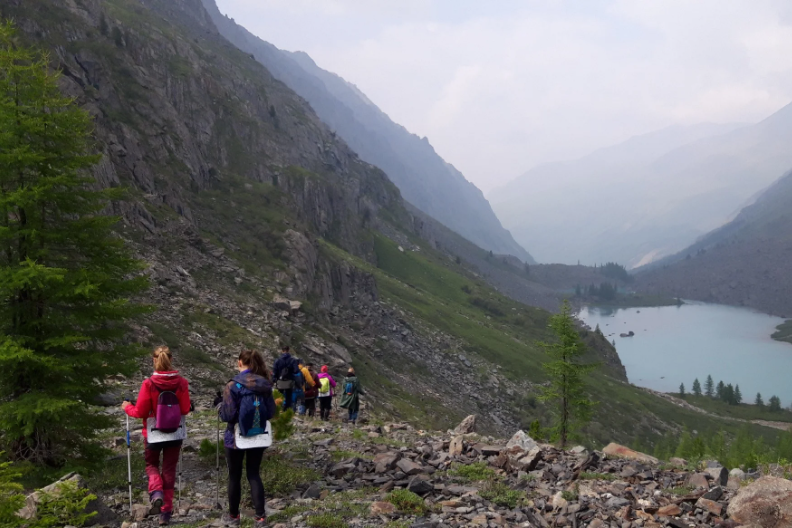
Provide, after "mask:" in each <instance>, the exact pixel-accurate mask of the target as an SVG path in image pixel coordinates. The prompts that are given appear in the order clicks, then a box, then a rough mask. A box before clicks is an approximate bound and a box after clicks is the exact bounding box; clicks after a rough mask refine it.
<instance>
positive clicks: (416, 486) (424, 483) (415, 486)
mask: <svg viewBox="0 0 792 528" xmlns="http://www.w3.org/2000/svg"><path fill="white" fill-rule="evenodd" d="M407 489H408V490H410V491H412V492H413V493H415V494H416V495H426V494H427V493H430V492H432V491H434V484H432V483H431V482H429V481H428V480H425V479H422V478H421V477H420V476H415V477H413V478H411V479H410V482H409V484H407Z"/></svg>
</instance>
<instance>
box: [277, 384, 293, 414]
mask: <svg viewBox="0 0 792 528" xmlns="http://www.w3.org/2000/svg"><path fill="white" fill-rule="evenodd" d="M278 390H280V389H278ZM280 393H281V394H283V410H284V411H285V410H286V409H292V408H293V407H294V389H283V390H281V391H280Z"/></svg>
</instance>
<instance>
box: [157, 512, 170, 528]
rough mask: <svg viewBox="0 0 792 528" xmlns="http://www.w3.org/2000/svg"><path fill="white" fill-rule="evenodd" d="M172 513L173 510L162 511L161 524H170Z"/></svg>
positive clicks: (160, 515)
mask: <svg viewBox="0 0 792 528" xmlns="http://www.w3.org/2000/svg"><path fill="white" fill-rule="evenodd" d="M171 515H173V512H162V513H160V514H159V525H160V526H168V525H169V524H170V521H171Z"/></svg>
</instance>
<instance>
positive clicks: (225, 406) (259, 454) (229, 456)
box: [220, 350, 275, 528]
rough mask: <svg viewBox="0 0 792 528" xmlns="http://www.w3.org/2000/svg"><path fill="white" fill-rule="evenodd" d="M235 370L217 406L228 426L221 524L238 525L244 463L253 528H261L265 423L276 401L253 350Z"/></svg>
mask: <svg viewBox="0 0 792 528" xmlns="http://www.w3.org/2000/svg"><path fill="white" fill-rule="evenodd" d="M237 367H238V368H239V374H237V375H236V376H234V379H232V380H231V381H229V382H228V384H227V385H226V387H225V390H224V391H223V403H222V404H221V406H220V419H221V420H223V421H224V422H226V423H227V424H228V425H227V427H226V431H225V436H224V439H223V445H224V446H225V452H226V463H227V464H228V513H226V514H224V515H223V523H224V524H225V526H233V527H236V526H239V525H240V514H239V503H240V501H241V499H242V466H243V463H244V466H245V470H246V474H247V480H248V482H249V483H250V495H251V497H252V499H253V506H254V508H255V510H256V517H255V523H254V528H264V527H266V526H267V517H266V510H265V507H264V500H265V499H264V484H263V483H262V481H261V461H262V459H263V458H264V451H265V450H266V449H267V446H269V445H270V444H271V443H272V431H271V430H270V426H269V423H268V422H267V421H268V420H269V419H270V418H272V417H273V416H274V415H275V400H274V399H273V398H272V383H271V382H270V374H269V372H267V368H266V366H265V364H264V359H263V358H262V357H261V354H259V353H258V352H256V351H255V350H243V351H242V352H241V353H240V354H239V358H238V360H237Z"/></svg>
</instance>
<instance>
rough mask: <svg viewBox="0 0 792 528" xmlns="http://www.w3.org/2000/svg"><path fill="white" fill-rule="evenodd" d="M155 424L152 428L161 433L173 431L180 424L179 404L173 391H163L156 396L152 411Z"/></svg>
mask: <svg viewBox="0 0 792 528" xmlns="http://www.w3.org/2000/svg"><path fill="white" fill-rule="evenodd" d="M154 416H155V422H156V424H155V426H154V428H153V429H152V430H154V431H160V432H163V433H174V432H176V431H177V430H178V429H179V426H181V417H182V415H181V406H180V405H179V398H178V397H177V396H176V393H175V392H172V391H163V392H160V394H159V396H158V397H157V407H156V408H155V411H154Z"/></svg>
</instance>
